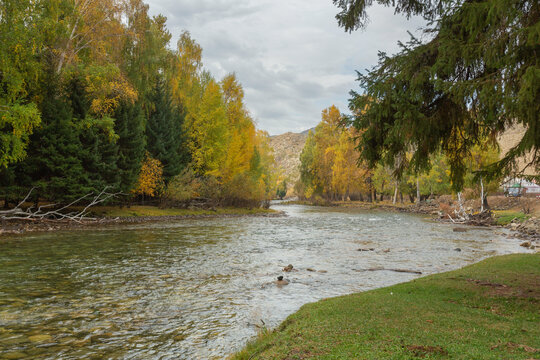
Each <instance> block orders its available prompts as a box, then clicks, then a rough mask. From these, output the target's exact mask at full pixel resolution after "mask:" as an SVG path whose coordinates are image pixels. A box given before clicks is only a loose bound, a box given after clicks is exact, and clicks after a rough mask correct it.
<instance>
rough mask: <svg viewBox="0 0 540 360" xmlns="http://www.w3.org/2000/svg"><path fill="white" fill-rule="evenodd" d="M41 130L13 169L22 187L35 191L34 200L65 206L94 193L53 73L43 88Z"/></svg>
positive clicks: (69, 111)
mask: <svg viewBox="0 0 540 360" xmlns="http://www.w3.org/2000/svg"><path fill="white" fill-rule="evenodd" d="M43 87H44V91H43V92H44V99H43V102H42V106H41V109H40V110H41V114H42V126H41V128H39V130H38V131H36V132H35V133H34V134H33V135H32V136H31V139H30V144H29V147H28V157H27V158H26V159H25V161H23V162H22V163H20V164H19V165H18V166H17V168H16V173H17V181H18V183H19V184H20V185H21V186H27V187H28V188H29V187H31V186H32V187H35V188H36V190H37V191H36V192H35V194H36V195H35V196H36V197H38V196H40V197H42V198H45V199H47V200H50V201H55V202H66V201H69V200H73V199H75V198H78V197H80V196H82V195H85V194H87V193H89V192H91V191H92V190H93V188H92V187H91V185H90V180H89V178H88V174H87V173H86V171H85V169H84V168H83V166H82V162H81V157H80V154H81V152H82V144H81V142H80V139H79V136H78V135H79V131H78V128H77V127H76V126H75V124H74V123H73V121H72V111H71V108H70V106H69V104H68V103H67V102H66V101H65V99H62V98H61V97H60V96H59V93H60V90H59V89H60V86H59V84H58V81H57V78H56V76H55V75H54V73H53V71H51V70H50V71H49V72H48V81H46V82H45V83H44V85H43Z"/></svg>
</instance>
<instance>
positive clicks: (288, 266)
mask: <svg viewBox="0 0 540 360" xmlns="http://www.w3.org/2000/svg"><path fill="white" fill-rule="evenodd" d="M292 269H293V266H292V264H289V265H287V266H285V267H284V268H283V271H285V272H291V271H292Z"/></svg>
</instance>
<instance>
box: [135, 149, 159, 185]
mask: <svg viewBox="0 0 540 360" xmlns="http://www.w3.org/2000/svg"><path fill="white" fill-rule="evenodd" d="M162 187H163V164H161V161H159V160H157V159H153V158H152V157H151V156H150V154H149V153H148V152H147V153H146V156H145V159H144V162H143V164H142V167H141V172H140V174H139V179H138V181H137V186H136V187H135V189H133V191H132V192H133V193H134V194H137V195H143V196H144V195H147V196H156V195H158V194H159V192H160V191H161V189H162Z"/></svg>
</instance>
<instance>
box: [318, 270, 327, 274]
mask: <svg viewBox="0 0 540 360" xmlns="http://www.w3.org/2000/svg"><path fill="white" fill-rule="evenodd" d="M317 272H320V273H322V274H326V273H327V272H328V271H326V270H319V271H317Z"/></svg>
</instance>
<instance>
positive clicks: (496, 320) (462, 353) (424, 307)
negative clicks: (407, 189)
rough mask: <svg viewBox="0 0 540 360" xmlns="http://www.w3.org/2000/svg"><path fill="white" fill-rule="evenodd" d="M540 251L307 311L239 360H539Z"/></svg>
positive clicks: (251, 347)
mask: <svg viewBox="0 0 540 360" xmlns="http://www.w3.org/2000/svg"><path fill="white" fill-rule="evenodd" d="M539 324H540V254H535V255H531V254H528V255H522V254H519V255H508V256H500V257H495V258H491V259H487V260H485V261H482V262H480V263H478V264H475V265H472V266H468V267H466V268H463V269H461V270H457V271H452V272H448V273H443V274H437V275H433V276H428V277H425V278H420V279H417V280H414V281H411V282H408V283H404V284H399V285H395V286H391V287H387V288H382V289H377V290H373V291H368V292H364V293H359V294H353V295H347V296H342V297H337V298H332V299H326V300H322V301H319V302H317V303H313V304H308V305H305V306H303V307H302V308H301V309H300V310H299V311H298V312H297V313H295V314H293V315H291V316H290V317H289V318H287V320H285V321H284V322H283V323H282V324H281V326H279V328H277V329H276V330H275V331H271V332H266V333H263V334H261V335H260V336H259V338H258V339H257V340H256V341H254V342H253V343H251V344H249V345H248V346H247V347H246V348H245V349H244V350H243V351H242V352H240V353H238V354H236V355H234V356H233V357H232V358H233V359H416V358H425V359H538V358H540V326H539Z"/></svg>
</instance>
